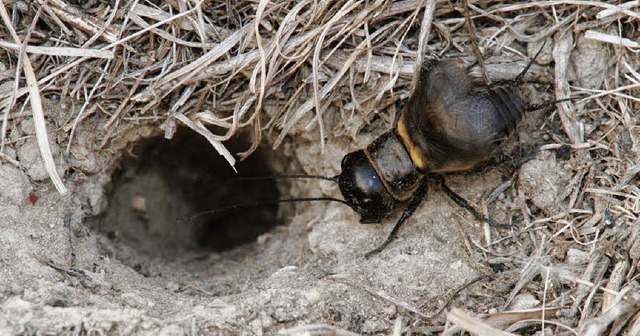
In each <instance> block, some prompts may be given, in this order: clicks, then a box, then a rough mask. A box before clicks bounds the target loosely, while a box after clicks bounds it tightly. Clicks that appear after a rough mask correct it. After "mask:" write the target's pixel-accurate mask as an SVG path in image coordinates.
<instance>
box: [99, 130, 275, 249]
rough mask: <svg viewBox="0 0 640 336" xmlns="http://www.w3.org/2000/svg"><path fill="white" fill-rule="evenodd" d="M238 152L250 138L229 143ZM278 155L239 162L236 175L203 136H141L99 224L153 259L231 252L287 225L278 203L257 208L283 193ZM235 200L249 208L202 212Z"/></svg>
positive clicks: (267, 152)
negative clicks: (277, 178) (277, 169)
mask: <svg viewBox="0 0 640 336" xmlns="http://www.w3.org/2000/svg"><path fill="white" fill-rule="evenodd" d="M225 146H226V147H227V148H228V149H229V150H230V151H231V152H232V153H237V152H238V151H243V150H246V149H247V148H248V147H249V145H248V143H246V141H242V140H233V141H228V142H225ZM275 155H277V152H274V151H273V150H271V149H258V150H257V151H256V152H255V153H253V154H252V155H251V156H250V157H249V158H248V159H246V160H244V161H242V162H238V163H236V169H237V170H238V173H235V172H234V171H233V169H232V168H231V166H230V165H229V164H228V163H227V161H226V160H225V159H224V158H223V157H222V156H220V155H219V154H218V153H217V152H216V151H215V149H214V148H213V147H212V146H211V144H209V142H208V141H207V140H206V139H205V138H204V137H203V136H201V135H199V134H197V133H195V132H192V131H190V130H187V129H181V130H179V131H178V132H177V133H176V135H175V136H174V138H173V139H171V140H166V139H164V138H163V137H160V136H159V137H153V138H148V139H145V140H142V141H140V142H139V143H138V144H136V145H135V146H134V147H133V149H132V150H131V151H129V152H128V153H127V154H125V156H124V158H123V159H121V161H120V163H119V166H118V168H117V169H116V170H115V171H114V173H113V175H112V181H111V186H110V188H109V189H110V191H109V193H108V199H109V204H108V207H107V209H106V210H105V211H104V213H103V214H102V216H101V218H100V220H99V225H98V229H99V231H100V232H102V233H103V234H105V235H106V236H107V237H108V238H109V239H111V240H112V241H114V242H117V243H123V244H126V245H128V246H129V247H132V248H134V249H135V250H137V251H139V252H141V253H144V254H146V255H149V256H152V257H176V256H179V255H180V254H182V253H186V252H194V251H196V252H197V251H202V252H207V251H225V250H229V249H232V248H234V247H237V246H240V245H243V244H247V243H252V242H255V241H256V238H257V237H258V236H259V235H261V234H263V233H265V232H267V231H269V230H270V229H272V228H273V227H275V226H276V225H279V224H281V221H280V220H279V217H278V205H277V204H268V205H262V206H255V205H251V204H255V203H256V202H259V201H265V200H267V201H273V200H277V199H279V198H280V193H279V190H278V187H277V185H276V182H275V181H273V180H259V181H253V180H252V181H242V180H238V178H241V177H250V176H267V175H273V174H274V173H275V172H274V171H273V169H270V167H271V166H273V163H274V162H275V160H274V157H275ZM228 205H250V206H242V207H238V208H235V209H227V210H222V211H218V212H216V213H213V214H206V215H202V216H196V215H197V214H200V213H202V212H207V211H211V210H213V209H219V208H222V207H225V206H228Z"/></svg>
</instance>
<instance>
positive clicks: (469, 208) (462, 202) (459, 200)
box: [429, 174, 511, 228]
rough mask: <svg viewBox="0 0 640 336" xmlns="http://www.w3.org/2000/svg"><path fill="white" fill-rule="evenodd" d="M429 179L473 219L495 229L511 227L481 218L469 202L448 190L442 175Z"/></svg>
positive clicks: (434, 175)
mask: <svg viewBox="0 0 640 336" xmlns="http://www.w3.org/2000/svg"><path fill="white" fill-rule="evenodd" d="M429 179H432V180H434V181H435V182H436V183H438V185H439V186H440V189H442V191H444V193H445V194H447V196H449V198H451V200H452V201H454V202H455V203H456V204H458V205H459V206H460V207H462V208H464V209H466V210H467V211H469V213H471V215H473V217H475V218H476V219H477V220H478V221H480V222H485V223H488V224H489V225H491V226H495V227H505V228H509V227H511V225H509V224H502V223H498V222H496V221H494V220H492V219H491V218H487V217H485V216H483V215H482V214H481V213H480V212H479V211H478V210H476V208H474V207H473V206H472V205H471V204H469V202H468V201H467V200H466V199H464V198H463V197H462V196H460V195H458V194H457V193H456V192H455V191H453V190H451V188H449V186H447V184H446V183H445V181H444V177H443V176H442V175H439V174H432V175H429Z"/></svg>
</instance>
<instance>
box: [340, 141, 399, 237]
mask: <svg viewBox="0 0 640 336" xmlns="http://www.w3.org/2000/svg"><path fill="white" fill-rule="evenodd" d="M338 185H339V186H340V192H341V193H342V196H343V197H344V199H345V200H346V202H347V204H348V205H349V206H350V207H351V208H352V209H353V210H355V211H356V212H358V213H359V214H360V216H361V217H360V222H361V223H363V224H370V223H380V221H381V220H382V218H383V217H384V216H385V215H386V214H388V213H389V212H390V211H391V210H393V209H394V208H395V206H396V201H395V199H394V198H393V196H392V195H391V194H390V193H389V191H387V189H386V188H385V186H384V183H383V182H382V180H381V179H380V176H379V175H378V173H376V170H375V169H374V168H373V166H372V165H371V162H369V159H368V158H367V155H366V154H365V152H364V151H363V150H358V151H355V152H353V153H349V154H347V155H346V156H345V157H344V158H343V159H342V173H341V174H340V175H339V176H338Z"/></svg>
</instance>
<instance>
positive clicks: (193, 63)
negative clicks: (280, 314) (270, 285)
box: [0, 0, 640, 335]
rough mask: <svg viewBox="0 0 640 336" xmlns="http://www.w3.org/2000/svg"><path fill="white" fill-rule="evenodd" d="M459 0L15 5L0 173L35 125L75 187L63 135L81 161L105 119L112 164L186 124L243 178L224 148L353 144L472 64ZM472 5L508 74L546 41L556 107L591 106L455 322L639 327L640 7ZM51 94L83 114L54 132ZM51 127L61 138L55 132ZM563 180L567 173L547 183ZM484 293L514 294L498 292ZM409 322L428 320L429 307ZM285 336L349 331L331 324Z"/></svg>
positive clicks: (490, 232) (494, 233) (9, 8)
mask: <svg viewBox="0 0 640 336" xmlns="http://www.w3.org/2000/svg"><path fill="white" fill-rule="evenodd" d="M460 6H461V5H460V3H459V2H455V1H427V0H404V1H397V2H391V1H385V0H369V1H362V0H346V1H343V0H331V1H324V2H319V1H308V0H304V1H272V2H269V1H237V2H233V1H227V2H217V1H204V0H200V1H195V0H194V1H184V0H177V1H167V2H163V1H128V0H123V1H121V0H111V1H88V2H82V1H80V2H76V1H70V0H66V1H65V0H37V1H32V2H28V1H14V2H4V3H3V5H1V6H0V14H2V22H3V25H2V28H1V29H0V47H2V49H3V50H4V51H3V53H2V55H1V56H0V107H1V108H2V114H1V116H2V131H1V132H2V134H1V135H2V145H1V149H0V161H1V162H3V164H11V165H15V166H17V167H20V165H21V163H20V160H19V159H18V158H17V156H16V155H15V150H12V147H13V146H14V145H15V144H16V143H18V142H19V141H20V139H15V138H12V137H11V136H10V132H11V130H12V128H15V127H16V125H17V124H18V123H20V122H21V120H23V119H25V118H33V120H34V123H35V125H36V126H35V127H36V136H37V138H38V144H39V149H40V154H41V156H42V158H43V159H44V161H45V163H47V172H48V174H49V176H50V177H51V179H52V181H53V182H54V184H55V185H56V187H58V190H59V191H60V192H61V193H62V192H65V190H66V189H65V187H64V184H63V183H62V181H61V177H60V176H59V174H58V173H57V172H56V167H55V163H54V161H53V159H52V154H51V151H50V150H49V146H50V143H49V142H50V141H51V139H54V138H55V139H57V140H58V141H60V143H59V144H60V146H61V147H64V148H65V150H66V153H67V154H68V153H69V151H70V150H71V148H73V147H74V146H76V145H77V142H76V141H77V139H75V138H74V133H75V130H76V128H77V127H78V126H79V125H80V124H81V123H84V122H88V121H89V120H93V122H94V123H95V124H96V125H98V126H97V128H96V140H97V141H96V147H95V148H94V150H96V151H102V150H105V148H106V147H108V146H109V144H110V143H111V142H113V141H119V140H121V139H119V137H121V135H122V134H124V133H125V132H126V130H127V129H131V128H135V127H140V125H151V126H153V127H159V128H161V129H162V130H163V131H164V134H165V137H167V138H171V137H172V136H173V134H174V133H175V132H176V129H177V127H178V126H180V125H184V126H187V127H189V128H192V129H193V130H195V131H197V132H198V133H200V134H202V135H203V136H205V137H206V138H207V139H208V141H209V142H210V143H211V144H212V145H213V146H214V147H215V149H216V150H217V151H218V152H219V153H220V154H221V155H223V156H224V157H225V158H226V159H227V161H228V162H229V163H230V164H231V165H233V164H234V162H235V159H234V155H233V154H232V153H230V152H229V151H228V150H227V149H226V148H225V146H224V142H225V141H226V140H228V139H230V138H231V137H233V136H234V135H236V134H239V132H240V131H241V130H247V131H248V132H246V133H242V134H243V136H245V137H250V138H251V139H252V141H251V143H252V144H253V145H252V146H251V147H249V148H246V150H245V152H243V153H241V154H240V157H244V156H246V155H249V154H250V153H251V152H252V151H253V150H254V149H255V148H256V146H257V145H258V144H259V143H260V142H261V139H263V138H264V135H265V134H268V135H270V136H269V139H270V143H271V144H272V145H273V146H274V147H277V146H279V145H281V144H282V143H283V141H285V139H286V137H287V136H296V135H300V136H302V137H306V138H308V139H313V140H314V141H316V142H317V146H318V148H320V149H323V148H324V144H325V143H326V142H327V141H332V139H335V138H337V137H340V136H351V137H354V136H356V135H357V134H358V132H359V131H360V130H361V129H362V128H363V127H364V126H365V125H367V124H368V123H370V122H371V121H372V120H374V119H375V118H382V119H383V120H385V121H386V122H387V123H388V124H390V123H391V122H392V121H393V120H394V118H395V115H396V114H397V113H398V111H399V110H398V109H399V107H400V106H401V102H402V101H404V100H405V99H406V98H407V97H408V95H409V93H410V90H411V85H412V83H411V82H412V78H413V76H412V75H413V73H414V69H415V68H416V64H419V63H420V60H421V59H422V58H423V57H458V58H460V59H461V61H463V62H466V63H467V64H471V63H473V62H474V60H475V57H474V56H473V51H472V48H471V41H470V38H469V32H468V30H467V26H466V24H465V20H464V17H463V15H462V14H461V7H460ZM469 6H470V13H471V15H472V19H473V21H474V24H475V26H476V28H477V38H478V40H479V46H480V48H481V49H482V51H483V53H484V54H485V56H486V59H485V63H486V67H487V71H488V74H489V76H490V77H491V79H492V80H494V81H499V80H501V79H503V80H504V79H511V78H513V77H514V76H515V75H516V74H517V73H518V72H519V71H520V69H521V68H522V66H524V64H526V62H527V60H528V59H529V58H530V57H531V56H532V55H533V54H534V53H535V51H537V49H538V48H540V46H541V45H542V43H543V42H545V41H546V46H545V48H546V49H545V50H544V51H543V54H542V56H541V57H540V59H539V60H538V62H537V64H536V65H535V66H534V67H533V68H532V71H531V72H530V73H529V74H528V75H527V77H526V79H527V80H529V81H532V82H537V83H539V85H538V86H536V87H535V88H534V89H535V90H536V93H540V94H544V92H549V88H550V87H551V85H548V84H552V87H553V90H554V94H553V97H551V98H550V99H553V98H555V99H564V98H569V97H573V98H574V99H572V100H571V101H564V102H562V103H560V104H558V108H557V110H556V112H554V113H553V114H552V115H551V116H550V117H549V118H548V119H547V120H546V123H545V125H543V126H542V127H543V128H544V132H543V133H544V134H545V140H546V143H545V144H544V145H543V146H542V147H541V148H540V150H541V153H542V154H540V157H542V158H544V159H534V160H533V161H531V162H528V163H526V164H525V166H524V167H523V168H522V170H521V172H520V176H519V179H518V180H517V181H515V180H509V181H507V183H506V184H505V186H503V187H504V188H503V189H501V190H500V191H499V192H497V193H496V197H493V198H492V197H488V198H487V199H488V200H491V201H493V200H495V199H496V198H498V202H502V203H504V204H509V207H510V208H511V209H518V211H519V213H518V214H517V215H516V217H517V218H516V219H515V220H514V221H513V222H514V228H513V230H510V231H506V232H505V231H501V230H494V229H492V228H486V235H485V236H484V237H467V243H468V244H467V247H468V250H469V253H470V255H471V256H472V257H473V258H474V259H476V260H477V261H478V263H479V264H481V265H483V266H482V267H483V269H484V270H485V271H486V272H487V273H488V274H489V275H490V277H491V279H492V280H491V281H490V282H487V283H486V284H485V286H484V287H482V288H479V287H478V286H476V287H474V288H475V289H473V290H472V291H471V293H472V294H470V295H474V294H475V295H477V296H475V297H474V299H473V300H474V301H473V302H474V303H475V304H474V306H473V307H466V309H467V310H468V312H463V311H461V310H459V309H454V310H451V311H450V312H449V313H448V321H449V322H450V324H448V325H447V328H446V329H445V333H454V332H456V331H460V330H463V329H466V330H469V331H471V332H473V333H476V334H483V335H484V334H486V335H489V334H495V333H496V332H498V331H500V332H505V333H507V332H518V333H534V332H536V331H540V330H543V329H544V330H545V331H546V332H552V333H554V334H587V335H603V334H610V335H615V334H620V333H625V332H627V333H629V334H633V333H634V332H635V333H637V332H638V330H640V297H638V290H639V289H638V281H639V274H640V272H639V270H640V219H639V218H638V216H639V214H640V188H639V187H638V173H639V172H640V163H639V162H640V143H639V136H638V135H639V134H640V126H639V125H640V117H639V116H638V112H637V111H638V110H640V99H639V98H638V96H640V95H639V94H638V93H639V92H640V90H639V89H640V74H639V73H638V72H639V69H640V68H639V67H640V57H639V56H638V52H639V51H640V42H639V41H640V25H639V24H638V22H640V14H639V12H638V2H637V1H629V2H625V3H618V2H600V1H544V2H543V1H535V2H529V1H521V2H516V1H470V4H469ZM11 27H13V28H11ZM474 71H477V70H474ZM16 76H17V77H16ZM16 78H19V80H18V81H16V80H15V79H16ZM42 96H44V97H47V98H48V99H58V100H60V101H61V102H62V103H64V104H69V105H73V106H76V107H78V108H70V109H69V110H71V111H78V112H77V114H75V115H69V116H67V117H68V118H67V121H66V123H65V124H64V125H58V127H57V128H48V129H47V128H46V124H45V118H47V111H46V110H43V109H42V108H41V102H40V101H41V98H40V97H42ZM51 133H56V134H57V135H56V136H55V137H47V135H48V134H51ZM545 155H546V156H545ZM549 162H552V163H553V166H549ZM535 165H539V166H540V167H537V168H536V167H535ZM533 168H536V169H533ZM551 168H553V169H555V170H557V172H548V171H545V170H546V169H551ZM540 171H542V172H543V173H542V174H541V173H540ZM545 181H546V182H548V183H549V184H550V185H551V187H552V188H555V189H554V190H553V191H552V192H550V193H551V194H552V196H553V197H552V199H546V200H545V199H542V198H541V197H538V198H536V195H531V194H529V193H528V191H529V190H539V187H537V186H536V185H535V183H546V182H545ZM514 185H517V188H515V191H513V192H511V193H510V194H509V193H507V194H508V196H506V198H507V199H506V200H504V199H500V197H499V196H498V195H499V194H500V193H502V191H504V190H505V189H508V188H510V187H512V186H514ZM489 266H490V267H489ZM491 269H492V270H491ZM483 290H484V291H487V292H488V293H493V292H494V291H496V292H507V293H508V296H507V297H504V298H496V297H491V295H487V297H486V298H485V299H482V298H483V296H484V295H483V292H482V291H483ZM383 299H385V298H383ZM385 300H390V301H392V302H393V300H391V299H388V298H386V299H385ZM403 304H404V303H403ZM398 306H401V307H402V305H400V304H398ZM409 306H411V305H409ZM406 307H408V306H406V305H405V306H404V308H406ZM411 307H413V306H411ZM412 309H414V308H412ZM412 309H409V310H408V311H413V310H412ZM524 309H528V310H527V311H519V310H524ZM415 311H417V312H419V309H417V308H416V309H415ZM468 314H472V315H474V316H477V317H481V318H482V319H477V318H475V317H470V316H469V315H468ZM406 315H407V316H408V317H405V321H406V320H410V321H411V320H414V319H418V320H419V319H421V318H422V317H421V316H426V315H428V314H424V313H419V314H417V313H415V312H413V313H407V314H406ZM399 320H400V321H402V319H401V318H400V317H399ZM325 322H326V321H318V323H325ZM405 323H406V322H405ZM424 323H427V324H428V322H424ZM411 325H412V322H409V323H408V324H400V325H399V326H397V327H396V328H395V329H394V330H395V331H397V332H400V331H409V330H411ZM283 332H284V334H298V333H311V334H318V333H323V332H325V333H329V332H333V333H336V334H350V333H349V332H347V331H344V332H343V331H341V330H340V329H339V328H337V327H334V326H328V325H323V324H313V325H309V326H307V327H304V326H300V327H297V329H296V328H293V329H287V330H283ZM390 332H391V330H390Z"/></svg>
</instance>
